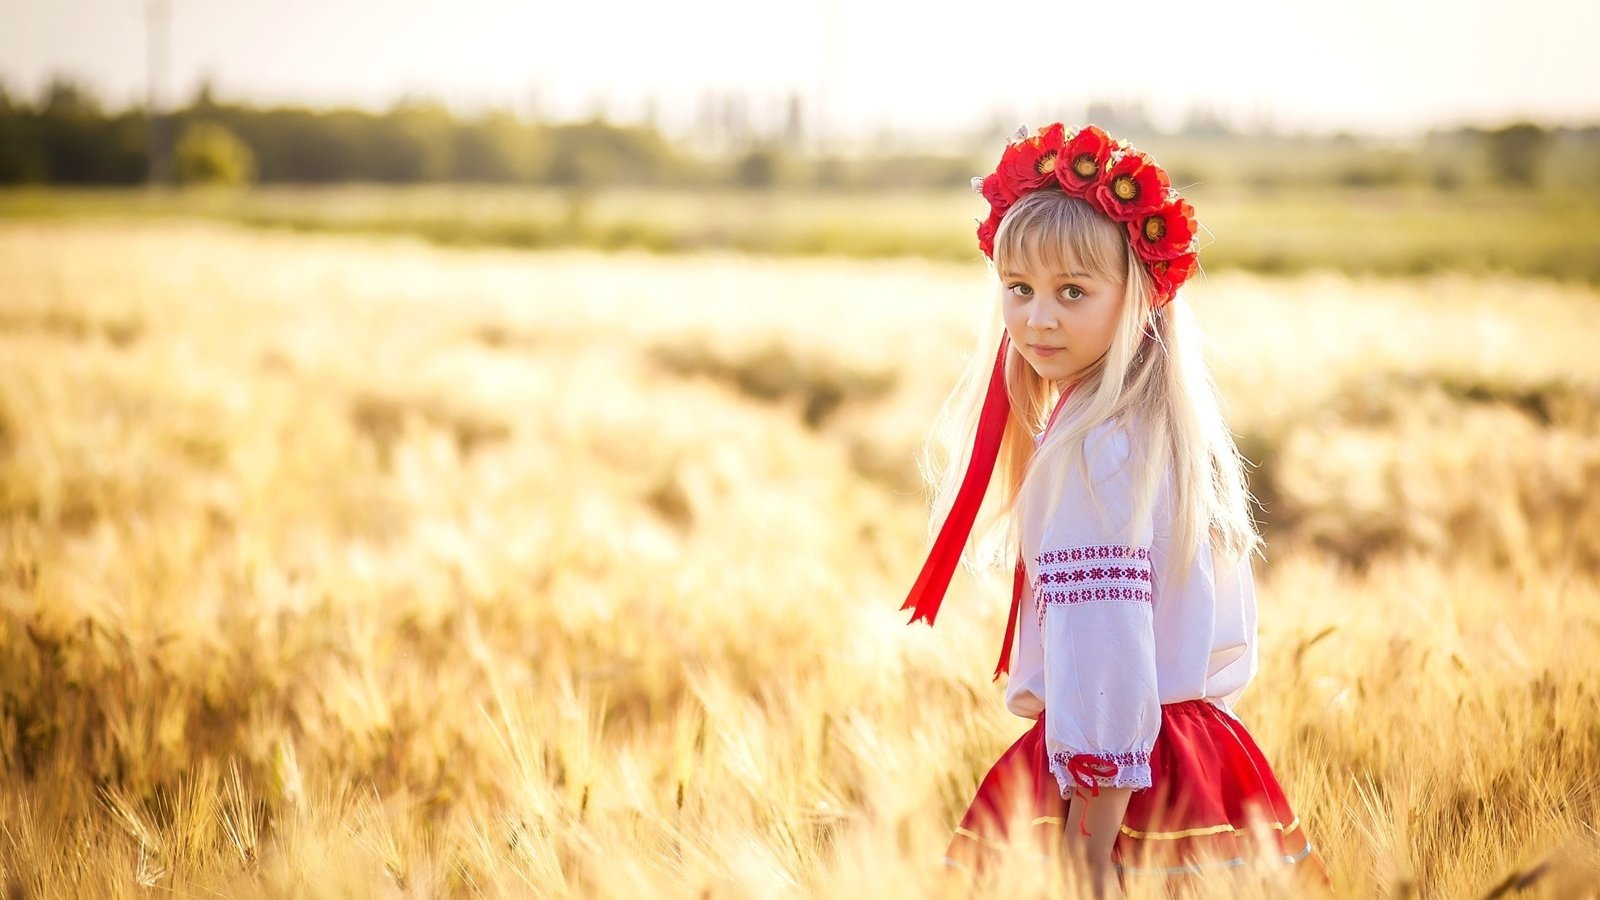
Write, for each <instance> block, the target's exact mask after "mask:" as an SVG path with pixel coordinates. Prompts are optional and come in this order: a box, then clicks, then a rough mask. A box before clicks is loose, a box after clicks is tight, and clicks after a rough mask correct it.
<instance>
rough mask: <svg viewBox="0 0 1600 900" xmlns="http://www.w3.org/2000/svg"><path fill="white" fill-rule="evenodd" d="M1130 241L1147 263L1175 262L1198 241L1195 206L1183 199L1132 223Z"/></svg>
mask: <svg viewBox="0 0 1600 900" xmlns="http://www.w3.org/2000/svg"><path fill="white" fill-rule="evenodd" d="M1127 227H1128V239H1129V240H1130V241H1132V242H1133V249H1134V251H1135V252H1137V253H1138V254H1139V256H1140V257H1141V258H1143V259H1146V260H1157V259H1172V258H1173V257H1175V256H1178V255H1180V254H1182V253H1185V252H1187V251H1188V250H1189V242H1190V241H1191V240H1193V239H1194V232H1195V223H1194V207H1193V206H1192V205H1190V203H1189V201H1187V200H1185V199H1183V198H1182V197H1179V198H1177V199H1176V200H1172V201H1169V202H1167V203H1165V204H1162V206H1161V207H1160V208H1159V209H1156V210H1154V211H1152V212H1147V213H1144V214H1143V215H1141V216H1139V217H1138V218H1135V219H1133V220H1132V221H1130V222H1128V226H1127Z"/></svg>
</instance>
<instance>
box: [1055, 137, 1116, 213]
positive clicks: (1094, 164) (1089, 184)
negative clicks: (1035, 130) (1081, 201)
mask: <svg viewBox="0 0 1600 900" xmlns="http://www.w3.org/2000/svg"><path fill="white" fill-rule="evenodd" d="M1110 158H1111V135H1109V134H1106V133H1105V132H1104V131H1102V130H1100V126H1098V125H1085V126H1084V127H1083V129H1082V130H1080V131H1079V132H1078V133H1077V134H1076V135H1073V137H1072V140H1070V141H1067V143H1066V146H1064V147H1063V148H1062V149H1061V160H1060V161H1059V162H1058V163H1057V164H1056V180H1057V181H1059V182H1060V183H1061V188H1062V190H1064V191H1066V192H1067V193H1069V194H1072V195H1073V196H1075V197H1082V196H1083V195H1084V194H1086V193H1088V192H1089V190H1090V189H1091V188H1093V187H1094V186H1095V184H1096V183H1098V182H1099V181H1100V174H1101V173H1102V172H1104V171H1105V169H1106V161H1107V160H1109V159H1110Z"/></svg>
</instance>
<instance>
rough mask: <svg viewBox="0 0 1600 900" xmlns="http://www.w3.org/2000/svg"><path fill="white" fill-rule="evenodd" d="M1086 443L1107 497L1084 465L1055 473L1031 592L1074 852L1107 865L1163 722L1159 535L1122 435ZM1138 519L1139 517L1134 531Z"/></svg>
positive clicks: (1111, 433)
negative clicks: (1142, 507) (1144, 511)
mask: <svg viewBox="0 0 1600 900" xmlns="http://www.w3.org/2000/svg"><path fill="white" fill-rule="evenodd" d="M1084 452H1085V456H1086V462H1087V463H1088V466H1087V475H1088V477H1089V478H1090V479H1092V480H1093V482H1094V491H1093V496H1094V498H1096V499H1098V501H1099V503H1098V505H1096V504H1094V503H1093V502H1091V496H1090V491H1089V489H1088V484H1087V483H1086V482H1085V479H1084V474H1085V473H1084V472H1083V471H1082V470H1080V469H1079V468H1078V467H1077V466H1076V465H1073V466H1069V467H1068V470H1067V471H1065V472H1062V473H1059V478H1058V479H1055V480H1056V481H1057V484H1056V485H1053V486H1052V488H1051V489H1052V490H1054V491H1058V496H1059V502H1058V504H1057V506H1056V511H1055V512H1054V513H1052V514H1049V515H1048V516H1047V517H1044V518H1043V519H1042V520H1039V519H1036V520H1035V521H1034V527H1035V528H1036V530H1037V533H1038V534H1039V536H1040V537H1039V541H1038V544H1037V555H1036V556H1035V559H1034V564H1035V565H1034V571H1035V578H1034V585H1033V589H1034V605H1035V610H1036V613H1037V615H1038V616H1039V619H1040V626H1041V628H1040V633H1041V638H1042V641H1043V645H1044V668H1045V673H1044V674H1045V679H1044V680H1045V697H1044V701H1045V749H1046V752H1047V753H1048V754H1049V758H1050V770H1051V772H1052V773H1053V774H1054V775H1055V776H1056V779H1057V781H1058V782H1059V785H1060V788H1061V796H1062V797H1063V798H1066V799H1068V800H1070V801H1071V805H1070V807H1069V810H1070V816H1071V821H1069V822H1068V823H1067V827H1066V835H1067V837H1066V840H1067V843H1068V849H1069V850H1076V851H1079V852H1081V853H1082V854H1084V855H1085V856H1086V858H1087V861H1088V862H1089V864H1090V865H1091V867H1095V866H1099V867H1103V868H1104V869H1106V870H1109V869H1110V863H1111V847H1112V844H1113V842H1114V841H1115V840H1116V836H1117V832H1118V830H1119V828H1120V827H1121V825H1122V817H1123V814H1124V813H1125V811H1126V809H1127V805H1128V800H1129V795H1130V793H1131V791H1133V790H1141V789H1144V788H1148V787H1150V784H1151V777H1150V751H1151V749H1153V748H1154V746H1155V739H1156V734H1157V733H1158V731H1159V730H1160V727H1161V704H1160V700H1159V695H1158V693H1157V689H1156V665H1155V625H1154V611H1153V605H1152V600H1153V595H1152V590H1153V577H1152V573H1153V571H1154V566H1153V558H1152V545H1153V542H1154V534H1153V529H1152V525H1153V523H1151V522H1150V517H1149V516H1142V517H1141V516H1135V515H1134V514H1133V513H1134V509H1133V500H1134V496H1133V495H1134V479H1135V473H1134V472H1133V471H1132V465H1131V464H1130V457H1131V453H1130V446H1129V444H1128V437H1127V434H1126V432H1124V431H1122V430H1120V429H1116V430H1109V429H1108V428H1101V429H1096V430H1095V431H1092V432H1091V433H1090V435H1089V439H1088V441H1087V442H1086V444H1085V448H1084ZM1035 509H1037V507H1035ZM1036 514H1039V513H1036ZM1136 520H1143V521H1142V523H1141V524H1139V525H1138V527H1137V528H1136V529H1135V528H1133V523H1134V522H1135V521H1136ZM1096 790H1098V793H1096ZM1086 798H1087V799H1086ZM1085 811H1086V812H1085ZM1080 826H1081V827H1080ZM1085 830H1086V831H1088V833H1089V834H1088V837H1084V835H1083V833H1082V832H1083V831H1085ZM1075 841H1076V842H1078V843H1074V842H1075Z"/></svg>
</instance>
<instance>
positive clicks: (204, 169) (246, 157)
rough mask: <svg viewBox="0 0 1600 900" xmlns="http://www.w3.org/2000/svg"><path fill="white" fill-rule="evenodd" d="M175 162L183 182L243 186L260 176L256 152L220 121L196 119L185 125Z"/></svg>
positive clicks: (179, 180)
mask: <svg viewBox="0 0 1600 900" xmlns="http://www.w3.org/2000/svg"><path fill="white" fill-rule="evenodd" d="M174 165H175V166H176V170H177V176H178V182H179V183H180V184H228V185H240V184H249V183H250V182H252V181H254V180H255V177H256V160H255V154H253V153H251V152H250V148H249V147H248V146H247V145H246V144H245V142H244V141H241V140H239V137H238V136H237V135H235V134H234V133H233V132H232V131H230V130H228V128H227V127H225V126H223V125H220V124H218V123H216V122H196V123H194V124H192V125H189V126H187V127H186V128H184V130H183V135H182V137H180V138H178V147H177V154H176V159H175V160H174Z"/></svg>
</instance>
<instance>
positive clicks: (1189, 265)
mask: <svg viewBox="0 0 1600 900" xmlns="http://www.w3.org/2000/svg"><path fill="white" fill-rule="evenodd" d="M1195 261H1196V257H1195V254H1193V253H1181V254H1179V255H1177V256H1175V257H1173V258H1172V259H1158V260H1156V261H1155V262H1153V263H1150V264H1149V265H1150V278H1151V280H1152V281H1154V282H1155V289H1156V297H1155V305H1156V306H1161V305H1163V304H1165V303H1167V302H1168V301H1170V300H1171V299H1172V298H1173V296H1174V295H1175V294H1177V293H1178V288H1179V287H1180V286H1182V284H1183V283H1184V282H1185V281H1188V280H1189V276H1190V275H1193V274H1194V269H1195Z"/></svg>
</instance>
